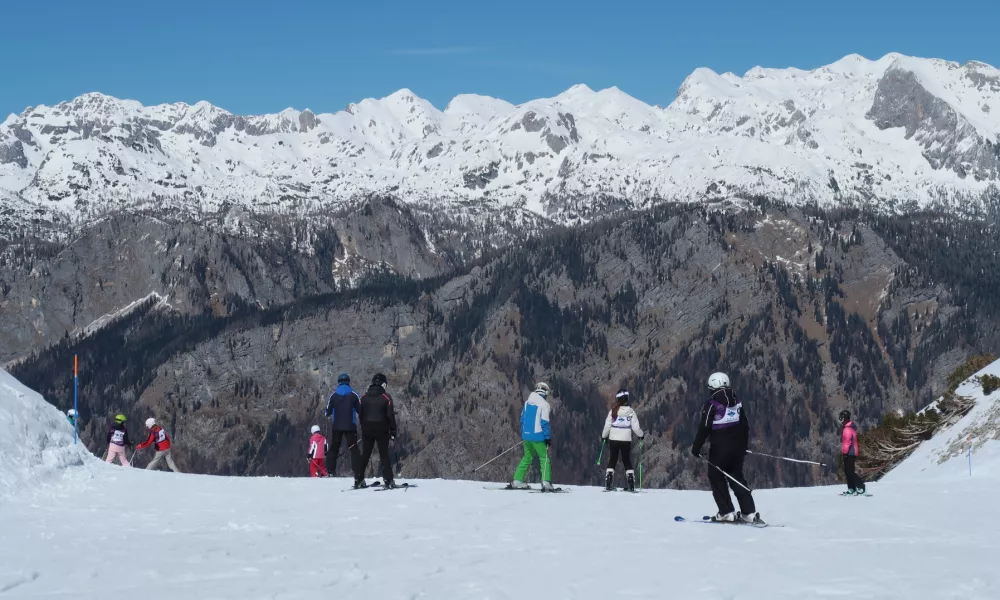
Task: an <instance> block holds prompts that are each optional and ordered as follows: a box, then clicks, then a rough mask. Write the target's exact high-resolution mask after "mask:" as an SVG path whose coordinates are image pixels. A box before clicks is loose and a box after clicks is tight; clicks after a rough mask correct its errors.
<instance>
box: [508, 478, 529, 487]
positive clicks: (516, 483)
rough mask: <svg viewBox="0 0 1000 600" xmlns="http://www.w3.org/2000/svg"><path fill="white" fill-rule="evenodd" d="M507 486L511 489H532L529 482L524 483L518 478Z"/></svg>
mask: <svg viewBox="0 0 1000 600" xmlns="http://www.w3.org/2000/svg"><path fill="white" fill-rule="evenodd" d="M507 487H508V488H510V489H512V490H528V489H531V486H530V485H528V484H527V483H524V482H523V481H518V480H516V479H515V480H514V481H511V482H510V484H509V485H507Z"/></svg>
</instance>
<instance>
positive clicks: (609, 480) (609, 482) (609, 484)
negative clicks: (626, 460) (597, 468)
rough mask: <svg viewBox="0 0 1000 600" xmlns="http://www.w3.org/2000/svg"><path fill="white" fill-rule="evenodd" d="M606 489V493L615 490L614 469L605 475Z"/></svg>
mask: <svg viewBox="0 0 1000 600" xmlns="http://www.w3.org/2000/svg"><path fill="white" fill-rule="evenodd" d="M604 489H605V490H606V491H609V492H610V491H611V490H613V489H615V470H614V469H608V470H607V471H606V472H605V473H604Z"/></svg>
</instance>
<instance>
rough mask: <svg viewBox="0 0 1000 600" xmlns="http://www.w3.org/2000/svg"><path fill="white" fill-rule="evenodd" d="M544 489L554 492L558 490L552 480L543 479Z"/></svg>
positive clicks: (544, 490)
mask: <svg viewBox="0 0 1000 600" xmlns="http://www.w3.org/2000/svg"><path fill="white" fill-rule="evenodd" d="M542 491H543V492H554V491H556V488H554V487H552V482H551V481H543V482H542Z"/></svg>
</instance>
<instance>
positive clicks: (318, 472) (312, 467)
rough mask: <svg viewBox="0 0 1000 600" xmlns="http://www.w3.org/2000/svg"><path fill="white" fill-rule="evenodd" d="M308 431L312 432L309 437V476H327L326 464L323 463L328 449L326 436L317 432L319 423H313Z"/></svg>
mask: <svg viewBox="0 0 1000 600" xmlns="http://www.w3.org/2000/svg"><path fill="white" fill-rule="evenodd" d="M309 432H310V433H311V434H312V436H311V437H310V438H309V476H310V477H327V476H328V475H327V472H326V466H324V465H323V463H324V462H325V459H326V453H327V451H328V450H329V447H328V446H327V445H326V438H325V437H323V434H322V433H320V432H319V425H313V426H312V429H310V430H309Z"/></svg>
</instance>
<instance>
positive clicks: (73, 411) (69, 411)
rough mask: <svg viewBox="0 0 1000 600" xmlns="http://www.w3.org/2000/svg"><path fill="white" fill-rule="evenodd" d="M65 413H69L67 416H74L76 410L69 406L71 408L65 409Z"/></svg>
mask: <svg viewBox="0 0 1000 600" xmlns="http://www.w3.org/2000/svg"><path fill="white" fill-rule="evenodd" d="M66 414H67V415H69V416H71V417H75V416H76V411H75V410H73V409H72V408H71V409H69V410H67V411H66Z"/></svg>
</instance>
